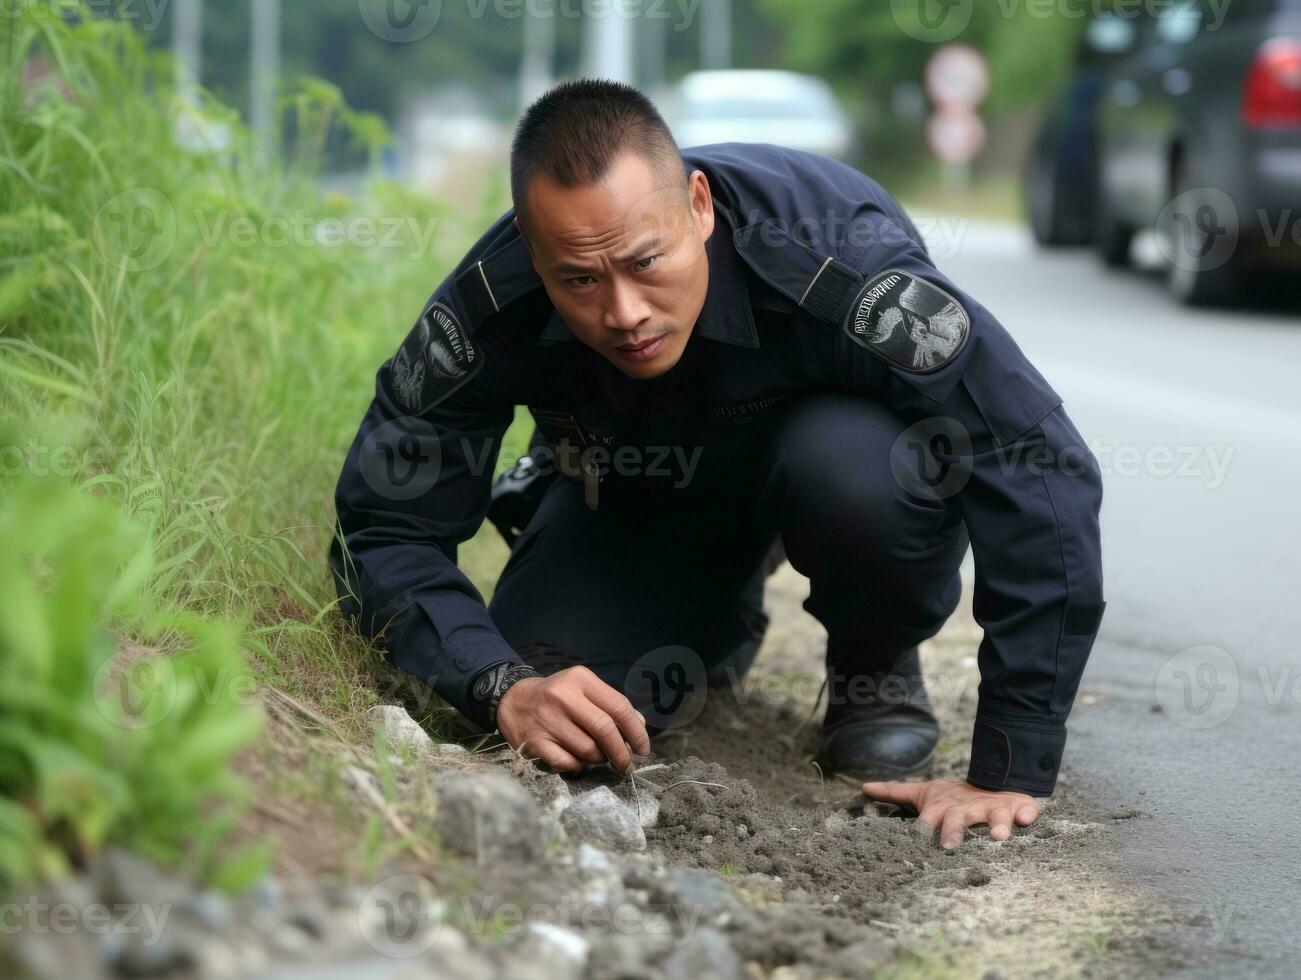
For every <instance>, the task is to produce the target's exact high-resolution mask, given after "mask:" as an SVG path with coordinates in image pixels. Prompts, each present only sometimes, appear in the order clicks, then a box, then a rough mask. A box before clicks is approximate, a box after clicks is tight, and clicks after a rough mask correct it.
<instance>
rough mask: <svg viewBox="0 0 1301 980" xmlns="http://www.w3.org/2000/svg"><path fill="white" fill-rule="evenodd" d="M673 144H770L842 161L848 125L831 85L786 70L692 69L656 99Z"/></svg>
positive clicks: (849, 143) (849, 145) (848, 146)
mask: <svg viewBox="0 0 1301 980" xmlns="http://www.w3.org/2000/svg"><path fill="white" fill-rule="evenodd" d="M659 103H660V111H661V112H662V113H663V114H664V119H665V121H666V122H667V123H668V124H669V127H670V128H671V129H672V130H673V136H674V138H675V139H676V140H677V141H678V145H679V146H681V147H683V148H686V147H689V146H700V145H702V144H705V143H733V142H735V143H776V144H778V145H780V146H788V147H791V148H792V149H796V150H809V151H812V152H813V153H822V154H825V155H826V156H829V157H835V158H836V159H839V160H846V161H847V160H848V159H849V157H850V154H851V153H852V151H853V144H854V139H853V126H852V124H851V123H850V120H849V116H848V115H847V114H846V113H845V110H844V109H843V108H841V106H840V102H839V101H838V100H837V99H836V96H835V93H833V92H832V91H831V86H829V85H828V84H827V83H826V82H824V81H823V80H822V79H820V78H814V77H812V76H810V75H800V74H797V73H795V72H790V71H767V70H735V71H696V72H692V73H691V74H689V75H686V76H685V77H684V78H683V79H682V80H681V81H680V82H678V83H677V84H676V85H674V86H673V87H672V88H670V89H669V90H668V91H667V92H666V93H665V94H664V95H663V96H662V97H661V98H660V99H659Z"/></svg>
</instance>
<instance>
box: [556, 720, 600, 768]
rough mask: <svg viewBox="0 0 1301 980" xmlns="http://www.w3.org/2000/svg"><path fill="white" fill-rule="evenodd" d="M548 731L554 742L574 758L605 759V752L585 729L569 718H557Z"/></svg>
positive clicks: (586, 760) (585, 759)
mask: <svg viewBox="0 0 1301 980" xmlns="http://www.w3.org/2000/svg"><path fill="white" fill-rule="evenodd" d="M549 732H550V735H551V737H552V738H554V739H555V740H556V743H557V744H558V745H559V746H560V747H561V748H562V749H564V750H565V751H566V752H568V753H569V754H570V755H572V756H574V757H575V758H578V759H582V760H583V761H585V762H588V763H598V762H604V761H605V753H604V752H602V751H601V747H600V746H599V745H597V744H596V742H594V741H593V740H592V738H591V736H589V735H588V734H587V733H586V732H585V731H583V730H582V729H581V728H579V727H578V726H577V725H575V724H574V723H573V722H571V721H570V720H569V719H567V718H564V719H559V720H557V721H555V722H553V723H552V724H551V725H550V726H549Z"/></svg>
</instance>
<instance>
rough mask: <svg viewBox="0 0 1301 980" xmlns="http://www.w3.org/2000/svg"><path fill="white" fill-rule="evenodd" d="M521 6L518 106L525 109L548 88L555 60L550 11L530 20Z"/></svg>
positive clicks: (553, 26)
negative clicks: (521, 32) (522, 41)
mask: <svg viewBox="0 0 1301 980" xmlns="http://www.w3.org/2000/svg"><path fill="white" fill-rule="evenodd" d="M529 10H530V5H529V4H525V5H524V58H523V60H522V61H521V63H520V77H519V88H520V92H519V98H520V106H521V107H522V108H527V107H528V106H529V105H531V104H532V103H533V100H534V99H536V98H537V97H538V96H540V95H541V94H542V93H543V92H545V91H546V90H547V89H548V88H550V87H551V82H552V80H553V66H554V65H555V59H556V18H555V13H554V11H553V12H551V13H548V14H539V15H537V16H534V15H533V14H532V13H530V12H529Z"/></svg>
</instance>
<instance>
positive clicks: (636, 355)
mask: <svg viewBox="0 0 1301 980" xmlns="http://www.w3.org/2000/svg"><path fill="white" fill-rule="evenodd" d="M667 336H668V334H661V335H660V336H658V337H654V338H652V339H650V340H643V341H640V342H638V343H632V344H620V345H619V346H618V347H616V348H615V350H616V351H618V352H619V354H620V355H622V356H623V357H626V358H627V359H628V360H630V361H648V360H650V359H651V358H652V357H654V356H655V355H656V354H658V353H659V352H660V348H662V347H663V346H664V339H665V338H666V337H667Z"/></svg>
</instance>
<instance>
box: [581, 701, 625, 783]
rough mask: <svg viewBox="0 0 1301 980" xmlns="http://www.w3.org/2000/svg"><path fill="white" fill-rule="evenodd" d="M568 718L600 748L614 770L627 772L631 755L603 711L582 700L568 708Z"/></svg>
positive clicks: (621, 733)
mask: <svg viewBox="0 0 1301 980" xmlns="http://www.w3.org/2000/svg"><path fill="white" fill-rule="evenodd" d="M569 716H570V717H571V718H573V719H574V721H575V722H576V723H577V724H578V727H579V728H581V729H582V730H583V731H584V732H586V733H587V734H588V735H589V736H591V738H592V739H593V740H594V741H595V742H596V744H597V745H598V746H600V748H601V751H602V752H604V753H605V758H607V759H609V760H610V764H611V765H613V766H614V768H615V769H617V770H618V771H619V772H627V771H628V770H629V769H630V768H631V767H632V753H631V752H629V751H628V746H627V745H625V744H624V741H623V732H621V731H620V730H619V726H618V725H617V724H616V723H615V720H614V719H613V718H611V717H610V716H609V715H608V714H606V713H605V711H604V710H602V709H601V708H598V707H597V706H596V705H594V704H592V702H591V701H586V700H584V701H583V702H582V703H580V704H572V705H570V706H569Z"/></svg>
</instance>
